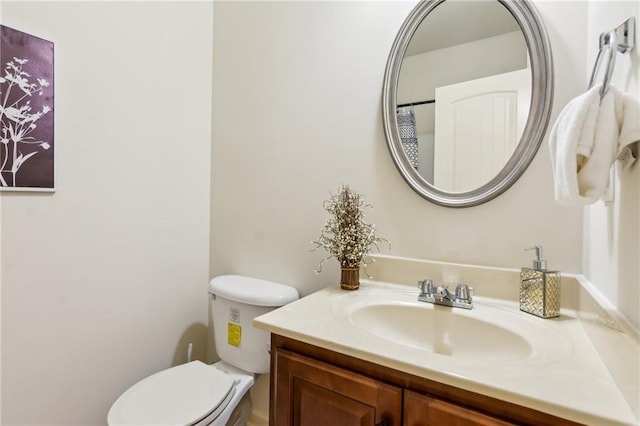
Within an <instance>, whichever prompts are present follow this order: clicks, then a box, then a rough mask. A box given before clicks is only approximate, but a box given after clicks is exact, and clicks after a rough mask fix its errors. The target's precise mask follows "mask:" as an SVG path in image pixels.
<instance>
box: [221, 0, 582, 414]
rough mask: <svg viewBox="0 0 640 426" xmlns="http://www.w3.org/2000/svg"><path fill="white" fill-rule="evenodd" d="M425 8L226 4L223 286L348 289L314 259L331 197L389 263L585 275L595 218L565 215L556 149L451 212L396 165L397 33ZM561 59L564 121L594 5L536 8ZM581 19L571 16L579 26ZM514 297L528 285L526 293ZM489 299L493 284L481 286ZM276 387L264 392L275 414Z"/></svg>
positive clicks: (263, 400) (569, 211) (559, 102)
mask: <svg viewBox="0 0 640 426" xmlns="http://www.w3.org/2000/svg"><path fill="white" fill-rule="evenodd" d="M415 3H416V2H397V1H394V2H216V3H215V5H214V8H215V23H214V58H215V60H214V75H213V90H214V100H213V117H214V126H213V129H214V130H213V153H212V154H213V156H212V158H213V159H212V206H213V207H212V210H211V264H210V265H211V275H212V276H215V275H219V274H223V273H241V274H246V275H251V276H257V277H261V278H264V279H270V280H274V281H279V282H283V283H288V284H291V285H293V286H295V287H297V288H298V289H299V290H300V292H301V293H302V294H303V295H305V294H308V293H311V292H313V291H315V290H318V289H320V288H321V287H324V286H327V285H330V284H334V283H336V282H337V280H338V265H337V263H335V262H334V261H332V262H329V263H327V264H326V265H325V268H324V271H323V272H322V273H321V274H320V275H315V274H314V273H313V270H314V269H315V268H317V266H318V263H319V262H320V260H321V259H322V258H323V257H324V253H320V252H310V251H309V250H310V249H311V248H312V247H313V246H312V244H311V243H310V241H311V240H312V239H314V238H316V237H317V236H318V233H319V232H320V229H321V228H322V225H323V223H324V220H325V219H326V217H327V214H326V212H325V211H324V210H323V209H322V203H323V201H324V200H326V199H327V197H328V193H329V191H331V192H335V191H337V190H338V189H339V187H340V185H341V184H349V185H351V186H352V187H353V188H355V189H357V190H358V191H360V192H361V193H363V194H364V195H365V196H366V200H367V201H368V202H370V203H371V204H373V205H374V207H375V210H373V211H371V212H369V213H368V216H367V217H368V219H369V220H370V221H372V222H374V223H375V224H376V226H377V228H378V230H379V233H380V235H381V236H384V237H386V238H388V239H389V240H390V241H391V242H392V248H391V250H387V249H386V248H385V249H384V250H383V251H382V252H383V253H385V254H392V255H398V256H408V257H415V258H423V259H432V260H442V261H452V262H465V263H471V264H480V265H490V266H502V267H515V268H519V267H521V266H524V265H530V260H531V254H530V252H526V253H525V251H524V249H525V248H527V247H530V246H532V245H534V244H542V245H543V246H544V248H545V254H546V257H547V260H548V261H549V266H550V267H551V268H554V269H559V270H561V271H565V272H580V271H581V248H582V208H566V207H561V206H559V205H558V204H557V203H556V202H555V201H554V198H553V182H552V175H551V167H550V160H549V152H548V149H547V147H546V140H545V142H544V144H543V145H542V146H541V148H540V150H539V152H538V154H537V156H536V158H535V159H534V161H533V163H532V164H531V166H530V167H529V168H528V170H527V171H526V172H525V174H524V175H523V176H522V177H521V178H520V180H519V181H518V182H516V184H515V185H514V186H513V187H512V188H511V189H510V190H509V191H507V192H506V193H505V194H503V195H501V196H500V197H498V198H496V199H494V200H492V201H490V202H489V203H487V204H484V205H482V206H478V207H473V208H467V209H450V208H444V207H440V206H437V205H435V204H432V203H429V202H428V201H426V200H424V199H422V198H420V197H419V196H418V195H417V194H415V193H414V192H413V191H412V190H411V189H410V188H409V187H408V186H407V185H406V184H405V183H404V181H403V179H402V178H401V176H400V174H399V173H398V171H397V170H396V168H395V166H394V165H393V163H392V161H391V157H390V155H389V152H388V150H387V147H386V144H385V138H384V132H383V127H382V119H381V115H382V114H381V90H382V80H383V74H384V68H385V64H386V61H387V56H388V53H389V50H390V48H391V44H392V43H393V40H394V37H395V34H396V32H397V31H398V29H399V27H400V25H401V24H402V22H403V20H404V18H405V17H406V16H407V14H408V13H409V11H410V10H411V8H412V7H413V6H414V5H415ZM536 4H537V6H538V9H539V11H540V13H541V15H542V19H543V20H544V22H545V24H546V27H547V30H548V32H549V36H550V38H551V44H552V48H553V55H554V60H555V73H556V74H555V76H556V89H555V101H554V107H553V114H552V120H555V118H556V117H557V115H558V113H559V112H560V110H561V108H562V107H563V106H564V105H565V104H566V103H567V102H568V101H569V100H570V99H571V98H572V97H574V96H576V95H577V94H579V93H580V92H581V91H583V90H584V87H585V85H586V77H584V69H585V68H586V58H585V52H586V37H585V35H586V27H587V9H586V3H584V2H555V1H553V2H547V1H543V2H539V3H538V2H536ZM568 17H571V18H570V19H568ZM512 285H513V286H517V285H518V283H517V282H514V283H513V284H512ZM475 287H476V288H477V292H478V293H479V294H482V283H476V284H475ZM265 380H266V377H264V378H262V379H261V381H260V385H259V386H258V387H256V388H255V389H254V392H252V394H253V396H254V401H255V413H256V414H262V415H265V414H266V412H267V386H266V384H265Z"/></svg>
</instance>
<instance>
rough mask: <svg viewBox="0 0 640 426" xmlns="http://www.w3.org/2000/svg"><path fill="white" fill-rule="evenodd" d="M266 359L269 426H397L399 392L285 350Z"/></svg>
mask: <svg viewBox="0 0 640 426" xmlns="http://www.w3.org/2000/svg"><path fill="white" fill-rule="evenodd" d="M271 356H272V357H274V359H273V361H272V371H271V374H272V377H271V410H270V425H271V426H318V425H336V426H352V425H353V426H374V425H378V424H380V425H382V424H384V425H388V426H400V421H401V420H400V419H401V415H402V389H400V388H397V387H394V386H390V385H388V384H386V383H383V382H380V381H377V380H374V379H371V378H368V377H366V376H362V375H360V374H357V373H354V372H351V371H348V370H344V369H342V368H338V367H335V366H332V365H329V364H326V363H324V362H321V361H317V360H314V359H312V358H307V357H305V356H302V355H299V354H296V353H293V352H289V351H287V350H285V349H281V348H275V350H272V354H271Z"/></svg>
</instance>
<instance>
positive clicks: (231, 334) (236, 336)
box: [227, 323, 242, 347]
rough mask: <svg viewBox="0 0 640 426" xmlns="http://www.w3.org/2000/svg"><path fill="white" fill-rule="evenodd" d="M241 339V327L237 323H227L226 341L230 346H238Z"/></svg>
mask: <svg viewBox="0 0 640 426" xmlns="http://www.w3.org/2000/svg"><path fill="white" fill-rule="evenodd" d="M241 339H242V327H240V326H239V325H238V324H231V323H227V343H229V344H230V345H231V346H235V347H238V346H240V340H241Z"/></svg>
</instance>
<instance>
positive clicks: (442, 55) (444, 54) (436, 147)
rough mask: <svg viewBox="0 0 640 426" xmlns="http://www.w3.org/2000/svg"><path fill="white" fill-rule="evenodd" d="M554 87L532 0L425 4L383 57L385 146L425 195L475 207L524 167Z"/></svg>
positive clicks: (426, 1)
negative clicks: (385, 64)
mask: <svg viewBox="0 0 640 426" xmlns="http://www.w3.org/2000/svg"><path fill="white" fill-rule="evenodd" d="M552 93H553V75H552V59H551V49H550V46H549V41H548V38H547V36H546V33H545V31H544V27H543V26H542V23H541V22H540V18H539V17H538V15H537V12H536V11H535V9H534V7H533V5H531V4H530V2H529V1H528V0H518V1H512V0H497V1H493V0H484V1H477V0H476V1H473V0H423V1H421V2H420V3H419V4H418V5H417V6H416V8H415V9H414V10H413V11H412V12H411V14H410V15H409V17H408V18H407V20H406V21H405V22H404V24H403V26H402V28H401V29H400V31H399V33H398V36H397V37H396V40H395V42H394V45H393V47H392V49H391V54H390V55H389V61H388V63H387V69H386V73H385V81H384V86H383V120H384V126H385V134H386V137H387V145H388V147H389V150H390V152H391V155H392V158H393V161H394V162H395V164H396V166H397V167H398V169H399V170H400V173H401V174H402V176H403V178H404V179H405V180H406V181H407V183H408V184H409V185H410V186H411V187H412V188H413V189H414V190H415V191H416V192H418V193H419V194H420V195H421V196H423V197H424V198H426V199H428V200H430V201H433V202H435V203H437V204H440V205H445V206H450V207H467V206H473V205H477V204H480V203H483V202H486V201H488V200H490V199H492V198H494V197H496V196H498V195H499V194H501V193H502V192H504V191H505V190H506V189H507V188H509V187H510V186H511V185H512V184H513V183H514V182H515V181H516V180H517V179H518V178H519V177H520V175H522V173H523V172H524V170H525V169H526V168H527V166H528V165H529V163H530V162H531V160H532V159H533V157H534V156H535V154H536V152H537V150H538V147H539V146H540V143H541V141H542V138H543V136H544V133H545V131H546V126H547V124H548V120H549V115H550V110H551V102H552Z"/></svg>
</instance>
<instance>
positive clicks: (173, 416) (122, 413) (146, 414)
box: [107, 361, 237, 426]
mask: <svg viewBox="0 0 640 426" xmlns="http://www.w3.org/2000/svg"><path fill="white" fill-rule="evenodd" d="M236 383H237V380H236V379H235V378H234V377H233V376H232V375H229V374H225V373H224V372H222V371H220V370H218V369H216V368H212V366H209V365H207V364H204V363H203V362H200V361H192V362H189V363H187V364H182V365H179V366H176V367H172V368H169V369H166V370H163V371H160V372H159V373H156V374H153V375H151V376H149V377H147V378H146V379H143V380H141V381H140V382H138V383H136V384H135V385H133V386H131V387H130V388H129V389H128V390H127V391H125V392H124V393H123V394H122V395H121V396H120V397H119V398H118V399H117V400H116V402H114V403H113V405H112V406H111V409H110V410H109V415H108V417H107V422H108V423H109V425H111V426H116V425H169V424H171V425H195V424H198V423H200V422H202V423H204V424H208V423H209V422H211V421H212V420H213V419H215V418H216V417H218V416H219V415H220V413H221V412H222V411H223V410H224V409H225V408H226V406H227V405H228V404H229V402H230V401H231V400H232V398H233V397H234V394H235V392H236ZM203 420H206V422H203Z"/></svg>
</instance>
